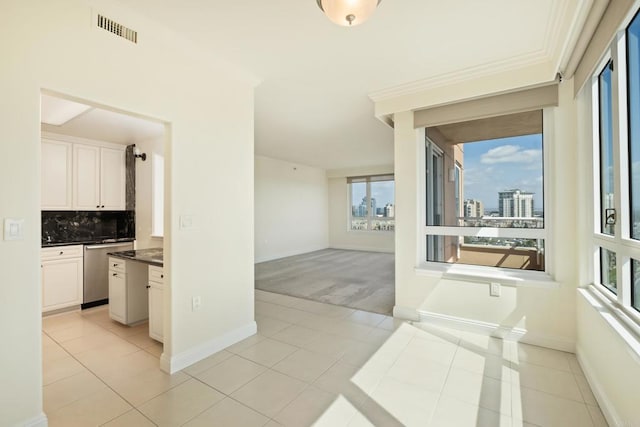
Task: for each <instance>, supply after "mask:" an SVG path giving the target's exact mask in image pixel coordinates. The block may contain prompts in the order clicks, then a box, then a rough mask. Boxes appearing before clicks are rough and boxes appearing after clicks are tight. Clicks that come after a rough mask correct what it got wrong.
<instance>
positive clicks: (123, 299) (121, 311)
mask: <svg viewBox="0 0 640 427" xmlns="http://www.w3.org/2000/svg"><path fill="white" fill-rule="evenodd" d="M109 316H110V317H111V318H112V319H113V320H115V321H116V322H120V323H122V324H124V325H131V324H135V323H139V322H141V321H143V320H146V319H147V318H148V317H149V295H148V292H147V266H146V265H145V264H141V263H139V262H135V261H124V260H122V259H119V258H109Z"/></svg>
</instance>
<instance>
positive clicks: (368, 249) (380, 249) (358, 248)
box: [329, 245, 395, 254]
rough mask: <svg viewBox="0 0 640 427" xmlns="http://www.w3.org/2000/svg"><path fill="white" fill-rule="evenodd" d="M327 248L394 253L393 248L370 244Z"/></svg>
mask: <svg viewBox="0 0 640 427" xmlns="http://www.w3.org/2000/svg"><path fill="white" fill-rule="evenodd" d="M329 249H342V250H345V251H363V252H382V253H386V254H392V253H395V248H391V249H387V248H376V247H370V246H351V245H331V246H329Z"/></svg>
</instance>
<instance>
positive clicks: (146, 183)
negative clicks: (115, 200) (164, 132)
mask: <svg viewBox="0 0 640 427" xmlns="http://www.w3.org/2000/svg"><path fill="white" fill-rule="evenodd" d="M163 143H164V140H163V139H150V140H144V141H136V143H135V144H136V148H138V149H140V151H141V152H143V153H146V154H147V160H146V161H144V162H143V161H142V159H136V249H145V248H160V247H162V240H163V239H162V238H158V237H153V236H152V228H151V226H152V208H153V206H152V202H153V197H154V195H153V161H154V157H153V155H154V154H160V155H164V147H163V145H164V144H163Z"/></svg>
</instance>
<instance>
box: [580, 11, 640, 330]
mask: <svg viewBox="0 0 640 427" xmlns="http://www.w3.org/2000/svg"><path fill="white" fill-rule="evenodd" d="M592 97H593V100H594V110H593V123H594V135H593V136H594V138H593V139H594V144H593V154H594V156H593V157H594V171H595V172H596V175H597V177H596V179H595V185H594V201H595V203H594V205H595V212H596V215H595V216H594V224H593V225H594V227H593V229H594V233H593V246H594V255H595V256H594V263H593V268H594V271H593V277H594V282H595V286H596V287H597V288H598V289H599V290H600V291H601V293H602V294H603V295H604V296H606V297H607V298H609V299H610V300H611V301H612V302H614V303H615V304H616V305H617V306H618V307H621V308H622V310H623V311H624V312H625V313H627V314H628V315H629V317H631V318H633V319H635V320H636V321H638V322H640V263H639V262H638V260H640V17H638V15H636V16H635V17H634V18H633V19H632V20H631V23H630V24H629V26H628V27H627V28H626V29H625V30H624V31H621V32H619V33H618V34H617V35H616V37H615V39H614V41H613V43H612V45H611V47H610V49H609V51H608V53H607V55H606V58H605V59H604V60H603V62H602V65H601V66H600V68H599V69H598V72H597V73H596V74H595V75H594V76H593V90H592Z"/></svg>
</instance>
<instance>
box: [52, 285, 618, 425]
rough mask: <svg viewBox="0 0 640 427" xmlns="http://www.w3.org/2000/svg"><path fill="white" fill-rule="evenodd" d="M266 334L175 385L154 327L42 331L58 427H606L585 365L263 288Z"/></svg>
mask: <svg viewBox="0 0 640 427" xmlns="http://www.w3.org/2000/svg"><path fill="white" fill-rule="evenodd" d="M256 320H257V322H258V334H257V335H255V336H253V337H250V338H248V339H246V340H244V341H241V342H239V343H237V344H235V345H233V346H231V347H229V348H227V349H226V350H223V351H221V352H219V353H217V354H214V355H212V356H210V357H208V358H206V359H204V360H202V361H200V362H198V363H196V364H194V365H192V366H190V367H189V368H187V369H185V370H183V371H181V372H178V373H176V374H173V375H168V374H165V373H163V372H161V371H160V370H159V367H158V366H159V361H158V357H159V355H160V353H161V352H162V346H161V344H159V343H157V342H155V341H153V340H151V339H150V338H149V337H148V329H147V325H146V324H144V325H139V326H136V327H133V328H129V327H124V326H121V325H119V324H117V323H115V322H113V321H111V320H110V319H109V318H108V310H106V309H105V308H99V309H94V310H89V311H85V312H82V313H78V312H74V313H67V314H62V315H56V316H52V317H47V318H45V319H44V320H43V349H44V357H43V360H44V365H43V368H44V404H45V411H46V413H47V416H48V417H49V425H51V426H65V427H66V426H73V425H78V426H84V425H87V426H89V425H108V426H116V425H117V426H146V425H149V426H153V425H169V426H174V425H175V426H180V425H189V426H211V425H223V426H225V427H226V426H242V427H246V426H249V427H251V426H269V427H274V426H296V427H298V426H311V425H316V426H327V427H336V426H390V427H395V426H420V427H422V426H456V427H458V426H556V425H557V426H573V425H575V426H598V427H599V426H606V422H605V421H604V418H603V416H602V413H601V412H600V409H599V408H598V406H597V402H596V401H595V398H594V397H593V394H592V393H591V390H590V388H589V385H588V384H587V382H586V379H585V377H584V374H583V372H582V370H581V369H580V366H579V364H578V362H577V360H576V358H575V356H574V355H573V354H570V353H565V352H561V351H555V350H549V349H544V348H541V347H535V346H531V345H526V344H518V343H516V342H512V341H503V340H501V339H498V338H493V337H489V336H485V335H480V334H474V333H469V332H463V331H458V330H453V329H446V328H442V327H435V326H432V325H427V324H420V323H416V324H411V323H407V322H403V321H399V320H396V319H393V318H391V317H388V316H384V315H380V314H375V313H368V312H364V311H359V310H354V309H349V308H345V307H338V306H332V305H328V304H321V303H318V302H313V301H308V300H302V299H298V298H293V297H289V296H284V295H278V294H273V293H268V292H262V291H256Z"/></svg>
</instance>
